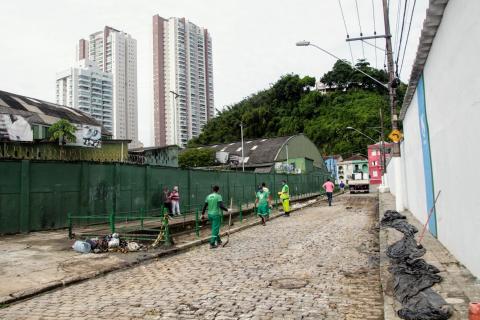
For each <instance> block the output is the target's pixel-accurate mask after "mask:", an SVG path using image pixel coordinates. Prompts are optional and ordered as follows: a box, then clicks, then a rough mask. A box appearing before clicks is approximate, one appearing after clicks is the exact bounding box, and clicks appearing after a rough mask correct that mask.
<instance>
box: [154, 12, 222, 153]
mask: <svg viewBox="0 0 480 320" xmlns="http://www.w3.org/2000/svg"><path fill="white" fill-rule="evenodd" d="M212 71H213V67H212V39H211V37H210V34H209V33H208V31H207V29H204V28H202V27H198V26H197V25H195V24H193V23H192V22H190V21H188V20H187V19H185V18H169V19H164V18H162V17H160V16H159V15H155V16H154V17H153V85H154V135H155V145H157V146H165V145H173V144H176V145H179V146H185V145H186V143H187V141H188V140H189V139H191V138H194V137H197V136H198V135H199V134H200V132H201V130H202V128H203V126H204V125H205V123H206V122H207V120H209V119H210V118H212V117H213V115H214V106H213V101H214V100H213V72H212Z"/></svg>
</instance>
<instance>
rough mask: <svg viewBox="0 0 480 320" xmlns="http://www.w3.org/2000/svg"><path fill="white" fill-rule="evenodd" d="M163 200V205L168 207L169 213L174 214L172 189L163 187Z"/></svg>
mask: <svg viewBox="0 0 480 320" xmlns="http://www.w3.org/2000/svg"><path fill="white" fill-rule="evenodd" d="M162 201H163V207H164V208H167V210H168V214H169V215H172V201H171V200H170V191H169V190H168V187H163V195H162Z"/></svg>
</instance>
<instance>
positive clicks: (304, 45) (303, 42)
mask: <svg viewBox="0 0 480 320" xmlns="http://www.w3.org/2000/svg"><path fill="white" fill-rule="evenodd" d="M296 46H297V47H308V46H312V47H314V48H317V49H318V50H320V51H322V52H324V53H326V54H328V55H329V56H331V57H333V58H335V59H337V60H341V61H343V62H344V63H346V64H348V65H349V66H350V67H352V69H353V70H356V71H358V72H360V73H361V74H363V75H364V76H367V77H368V78H370V79H371V80H373V81H375V82H376V83H378V84H380V85H381V86H382V87H383V88H385V89H387V90H389V88H388V84H385V83H382V82H381V81H379V80H377V79H375V78H374V77H372V76H371V75H369V74H367V73H365V72H363V71H362V70H360V69H358V68H357V67H355V66H354V65H353V64H351V63H350V62H348V61H346V60H344V59H340V58H339V57H337V56H336V55H334V54H333V53H331V52H329V51H327V50H325V49H323V48H320V47H319V46H317V45H316V44H314V43H311V42H310V41H305V40H303V41H298V42H297V43H296Z"/></svg>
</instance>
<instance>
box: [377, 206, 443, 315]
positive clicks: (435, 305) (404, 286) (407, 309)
mask: <svg viewBox="0 0 480 320" xmlns="http://www.w3.org/2000/svg"><path fill="white" fill-rule="evenodd" d="M381 226H382V227H390V228H394V229H395V230H397V231H400V232H401V233H403V238H402V239H401V240H399V241H397V242H395V243H394V244H392V245H391V246H389V247H388V248H387V251H386V254H387V256H388V257H389V258H390V262H391V264H390V268H389V271H390V273H391V274H392V275H393V278H394V293H395V298H396V299H397V300H398V301H399V302H400V303H401V304H402V307H403V308H402V309H400V310H399V311H398V316H399V317H400V318H402V319H407V320H413V319H421V320H446V319H448V318H450V316H451V314H452V311H451V308H450V306H449V305H448V304H447V302H446V301H445V300H444V299H443V298H442V297H441V296H440V295H439V294H438V293H436V292H435V291H433V290H432V288H431V287H432V286H433V285H434V284H435V283H439V282H440V281H442V277H441V276H440V275H438V273H439V272H440V270H438V268H436V267H435V266H433V265H431V264H428V263H427V262H426V261H425V260H424V259H422V258H421V257H422V256H423V255H424V254H425V252H426V250H425V248H423V247H422V246H421V245H419V244H417V242H416V240H415V233H417V232H418V230H417V228H415V226H413V225H411V224H409V223H408V222H407V220H406V217H405V216H403V215H401V214H400V213H398V212H397V211H391V210H387V211H386V212H385V214H384V217H383V218H382V221H381Z"/></svg>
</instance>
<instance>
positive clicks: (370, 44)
mask: <svg viewBox="0 0 480 320" xmlns="http://www.w3.org/2000/svg"><path fill="white" fill-rule="evenodd" d="M362 41H363V42H365V44H368V45H369V46H371V47H373V48H375V49H378V50H382V51H385V49H384V48H380V47H379V46H376V45H375V44H373V43H370V42H368V41H367V40H362ZM375 51H376V50H375Z"/></svg>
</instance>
